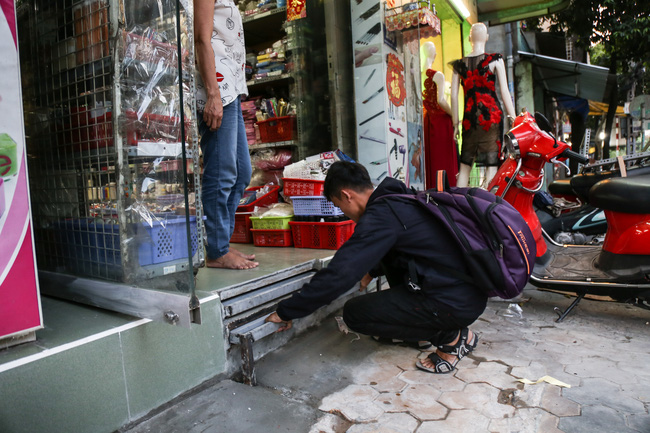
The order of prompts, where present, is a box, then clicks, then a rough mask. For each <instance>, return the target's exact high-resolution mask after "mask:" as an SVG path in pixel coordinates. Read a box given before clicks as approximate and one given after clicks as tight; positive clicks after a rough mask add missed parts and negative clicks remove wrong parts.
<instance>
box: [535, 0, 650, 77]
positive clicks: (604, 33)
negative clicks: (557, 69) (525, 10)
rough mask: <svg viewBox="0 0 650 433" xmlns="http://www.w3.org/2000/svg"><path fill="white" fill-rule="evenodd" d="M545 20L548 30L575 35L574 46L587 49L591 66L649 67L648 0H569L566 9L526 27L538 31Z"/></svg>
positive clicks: (649, 22) (649, 30) (649, 17)
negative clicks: (637, 65) (635, 65)
mask: <svg viewBox="0 0 650 433" xmlns="http://www.w3.org/2000/svg"><path fill="white" fill-rule="evenodd" d="M544 20H545V21H546V22H547V23H548V24H549V25H550V27H549V31H551V32H558V33H568V34H571V35H574V36H576V37H577V41H576V44H577V45H578V46H580V47H582V48H586V49H590V51H591V55H592V59H593V60H594V63H595V62H596V61H595V59H598V64H601V65H602V66H606V67H610V68H612V67H613V69H614V70H617V69H618V70H620V71H621V72H623V73H626V72H628V71H629V69H630V67H631V66H632V65H631V64H632V63H644V64H645V65H646V66H647V67H650V56H649V55H648V53H650V3H649V2H648V1H647V0H571V3H570V5H569V7H568V8H566V9H565V10H563V11H561V12H559V13H557V14H555V15H551V16H550V17H546V18H544V19H542V20H537V22H535V20H533V21H532V22H529V23H528V24H529V25H533V26H537V27H538V28H539V26H540V25H541V24H542V22H543V21H544ZM595 47H599V48H595ZM601 49H602V51H600V50H601ZM594 58H595V59H594ZM603 60H608V61H609V64H604V62H603Z"/></svg>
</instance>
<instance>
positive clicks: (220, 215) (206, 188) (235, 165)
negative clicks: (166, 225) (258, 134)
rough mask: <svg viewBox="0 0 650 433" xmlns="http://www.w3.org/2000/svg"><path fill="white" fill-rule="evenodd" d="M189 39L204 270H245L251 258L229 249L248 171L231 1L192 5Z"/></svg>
mask: <svg viewBox="0 0 650 433" xmlns="http://www.w3.org/2000/svg"><path fill="white" fill-rule="evenodd" d="M194 38H195V43H196V57H197V62H198V69H199V76H197V86H196V89H197V92H196V106H197V110H198V112H199V113H198V119H199V135H200V137H201V151H202V152H203V187H202V196H203V209H204V212H205V216H206V222H205V227H206V232H207V238H208V245H207V256H208V257H207V260H206V265H207V266H208V267H212V268H227V269H251V268H254V267H256V266H258V265H259V263H257V262H254V261H253V259H254V258H255V256H252V255H251V256H249V255H245V254H242V253H241V252H239V251H237V250H235V249H234V248H230V237H231V236H232V233H233V231H234V230H235V212H236V211H237V206H238V205H239V201H240V200H241V198H242V196H243V194H244V190H245V189H246V186H247V185H248V183H249V182H250V179H251V174H252V168H251V161H250V156H249V154H248V141H247V139H246V130H245V127H244V118H243V116H242V111H241V101H240V99H241V97H242V95H243V96H247V95H248V88H247V86H246V77H245V74H244V67H245V64H246V48H245V46H244V28H243V25H242V20H241V15H240V14H239V9H238V8H237V6H236V5H235V3H234V2H233V1H232V0H194Z"/></svg>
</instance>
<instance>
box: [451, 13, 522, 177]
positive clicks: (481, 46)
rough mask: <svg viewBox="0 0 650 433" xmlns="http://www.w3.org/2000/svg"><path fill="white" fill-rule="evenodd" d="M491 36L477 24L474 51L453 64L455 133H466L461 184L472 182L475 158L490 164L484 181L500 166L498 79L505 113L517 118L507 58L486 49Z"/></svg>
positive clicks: (472, 41)
mask: <svg viewBox="0 0 650 433" xmlns="http://www.w3.org/2000/svg"><path fill="white" fill-rule="evenodd" d="M488 38H489V35H488V32H487V27H486V26H485V24H483V23H476V24H473V25H472V29H471V30H470V34H469V41H470V44H471V45H472V52H471V53H470V54H469V55H468V56H466V57H463V58H462V59H460V60H456V61H454V62H452V64H451V65H452V67H453V68H454V75H453V77H452V80H451V112H452V117H453V122H454V135H455V137H456V138H458V137H459V136H460V134H461V130H462V137H463V146H462V150H461V154H460V171H459V173H458V182H457V186H460V187H465V186H467V185H468V184H469V173H470V171H471V169H472V165H473V164H474V163H475V162H476V164H477V165H481V166H485V167H487V169H486V177H485V183H484V185H487V184H488V183H489V182H490V180H491V179H492V178H493V177H494V175H495V174H496V172H497V168H498V166H499V156H500V153H501V140H502V137H503V121H504V119H503V114H504V113H503V111H502V109H501V105H500V104H499V100H498V99H497V95H496V91H495V85H494V84H495V81H498V83H499V88H500V90H501V92H500V93H501V100H502V102H503V105H504V107H505V113H506V114H507V116H508V118H509V119H510V121H512V120H513V119H514V118H515V108H514V106H513V104H512V100H511V99H510V92H509V91H508V79H507V77H506V68H505V64H504V62H503V58H502V57H501V55H500V54H496V53H494V54H489V53H488V54H486V53H485V44H486V42H487V41H488ZM461 80H462V84H463V89H464V90H465V106H464V110H463V111H464V113H465V115H464V118H463V122H462V128H461V122H460V120H459V118H458V91H459V85H460V83H461Z"/></svg>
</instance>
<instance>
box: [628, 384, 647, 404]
mask: <svg viewBox="0 0 650 433" xmlns="http://www.w3.org/2000/svg"><path fill="white" fill-rule="evenodd" d="M621 388H622V389H623V392H624V393H626V394H627V395H630V396H631V397H634V398H636V399H637V400H639V401H642V402H644V403H650V383H648V382H647V381H640V382H638V383H626V384H624V385H621Z"/></svg>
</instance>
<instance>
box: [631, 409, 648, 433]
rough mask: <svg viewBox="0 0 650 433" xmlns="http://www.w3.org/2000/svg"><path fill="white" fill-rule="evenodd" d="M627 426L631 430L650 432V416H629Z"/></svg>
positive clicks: (642, 432) (643, 432)
mask: <svg viewBox="0 0 650 433" xmlns="http://www.w3.org/2000/svg"><path fill="white" fill-rule="evenodd" d="M627 424H628V425H629V426H630V428H633V429H634V430H637V431H639V432H641V433H645V432H647V431H650V428H649V427H648V426H650V415H648V414H634V415H628V416H627Z"/></svg>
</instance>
